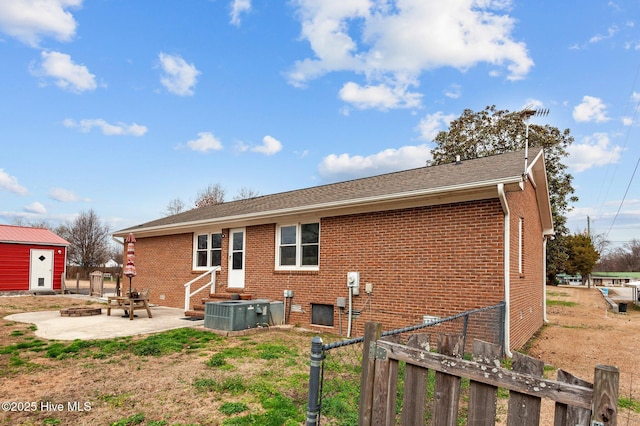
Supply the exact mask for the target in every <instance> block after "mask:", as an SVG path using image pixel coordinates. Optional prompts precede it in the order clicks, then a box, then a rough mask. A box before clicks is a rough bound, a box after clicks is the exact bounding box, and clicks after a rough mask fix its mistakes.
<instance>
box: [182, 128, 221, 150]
mask: <svg viewBox="0 0 640 426" xmlns="http://www.w3.org/2000/svg"><path fill="white" fill-rule="evenodd" d="M187 146H188V147H189V148H190V149H191V150H193V151H198V152H207V151H219V150H221V149H222V142H220V140H219V139H218V138H216V137H215V136H214V135H213V134H212V133H209V132H200V133H198V139H194V140H191V141H189V142H187Z"/></svg>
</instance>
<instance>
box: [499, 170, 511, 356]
mask: <svg viewBox="0 0 640 426" xmlns="http://www.w3.org/2000/svg"><path fill="white" fill-rule="evenodd" d="M498 198H500V204H501V205H502V211H503V212H504V236H503V241H504V302H505V307H504V353H505V354H506V355H507V356H508V357H512V356H513V354H512V353H511V350H510V349H509V346H510V344H511V331H510V324H511V315H510V313H509V309H510V308H511V277H510V269H511V267H510V253H511V246H510V241H511V238H510V237H511V225H510V223H509V222H510V221H511V214H510V212H509V205H508V204H507V196H506V194H505V192H504V184H502V183H499V184H498Z"/></svg>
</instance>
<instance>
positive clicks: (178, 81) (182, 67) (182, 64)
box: [158, 52, 200, 96]
mask: <svg viewBox="0 0 640 426" xmlns="http://www.w3.org/2000/svg"><path fill="white" fill-rule="evenodd" d="M158 58H159V59H160V66H161V67H162V71H163V75H162V76H161V77H160V82H161V83H162V85H163V86H164V87H166V89H167V90H168V91H169V92H171V93H173V94H175V95H180V96H191V95H193V89H194V88H195V85H196V83H197V80H198V75H200V71H198V70H197V69H196V67H195V65H193V64H188V63H187V62H186V61H185V60H184V59H182V58H181V57H180V56H179V55H168V54H166V53H162V52H160V54H159V55H158Z"/></svg>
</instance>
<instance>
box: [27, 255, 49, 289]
mask: <svg viewBox="0 0 640 426" xmlns="http://www.w3.org/2000/svg"><path fill="white" fill-rule="evenodd" d="M29 288H30V289H31V290H53V250H37V249H32V250H31V271H30V276H29Z"/></svg>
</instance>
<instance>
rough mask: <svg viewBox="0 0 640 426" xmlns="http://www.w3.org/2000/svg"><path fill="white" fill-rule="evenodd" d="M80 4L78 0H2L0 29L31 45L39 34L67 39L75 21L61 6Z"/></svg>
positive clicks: (73, 33)
mask: <svg viewBox="0 0 640 426" xmlns="http://www.w3.org/2000/svg"><path fill="white" fill-rule="evenodd" d="M81 5H82V0H3V1H0V31H1V32H3V33H5V34H7V35H9V36H11V37H15V38H16V39H18V40H20V41H21V42H23V43H25V44H28V45H30V46H32V47H37V46H38V43H39V42H40V40H41V38H42V37H53V38H55V39H56V40H59V41H69V40H71V39H72V38H73V36H74V35H75V32H76V21H75V19H73V15H71V13H69V11H67V10H65V9H68V8H74V7H80V6H81Z"/></svg>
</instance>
